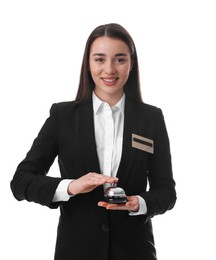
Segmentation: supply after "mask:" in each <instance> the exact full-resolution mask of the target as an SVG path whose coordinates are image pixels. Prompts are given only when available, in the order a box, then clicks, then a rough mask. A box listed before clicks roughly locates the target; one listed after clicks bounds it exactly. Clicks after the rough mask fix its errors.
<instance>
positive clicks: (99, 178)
mask: <svg viewBox="0 0 216 260" xmlns="http://www.w3.org/2000/svg"><path fill="white" fill-rule="evenodd" d="M117 182H118V178H114V177H109V176H106V175H102V174H98V173H95V172H90V173H87V174H86V175H84V176H82V177H80V178H79V179H77V180H73V181H72V182H70V184H69V185H68V194H71V195H77V194H80V193H87V192H90V191H92V190H94V189H95V188H97V187H98V186H100V185H103V184H105V183H117Z"/></svg>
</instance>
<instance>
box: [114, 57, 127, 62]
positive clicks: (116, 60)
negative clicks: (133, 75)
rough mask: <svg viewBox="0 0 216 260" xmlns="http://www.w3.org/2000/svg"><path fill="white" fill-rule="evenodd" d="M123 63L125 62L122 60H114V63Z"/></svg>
mask: <svg viewBox="0 0 216 260" xmlns="http://www.w3.org/2000/svg"><path fill="white" fill-rule="evenodd" d="M123 62H125V59H124V58H117V59H115V63H123Z"/></svg>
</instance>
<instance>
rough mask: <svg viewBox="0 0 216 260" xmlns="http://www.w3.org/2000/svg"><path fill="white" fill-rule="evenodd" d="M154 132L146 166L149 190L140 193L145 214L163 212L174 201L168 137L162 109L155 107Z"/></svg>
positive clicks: (153, 214)
mask: <svg viewBox="0 0 216 260" xmlns="http://www.w3.org/2000/svg"><path fill="white" fill-rule="evenodd" d="M157 112H158V113H156V121H155V133H154V154H153V155H152V156H150V159H149V167H148V180H149V191H148V192H146V193H143V194H141V196H142V197H143V198H144V200H145V202H146V205H147V216H148V217H153V216H155V215H158V214H163V213H164V212H166V211H167V210H170V209H172V208H173V207H174V205H175V202H176V191H175V181H174V179H173V173H172V162H171V154H170V144H169V138H168V134H167V130H166V125H165V122H164V117H163V114H162V111H161V110H160V109H157Z"/></svg>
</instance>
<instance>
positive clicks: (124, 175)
mask: <svg viewBox="0 0 216 260" xmlns="http://www.w3.org/2000/svg"><path fill="white" fill-rule="evenodd" d="M136 110H137V109H136V102H134V101H132V100H130V99H129V98H127V97H126V100H125V115H124V132H123V147H122V157H121V161H120V164H119V169H118V172H117V177H118V178H119V184H118V185H119V186H120V187H125V186H126V184H127V182H128V180H129V175H130V172H131V171H130V169H131V167H132V164H133V163H134V158H135V149H132V146H131V144H132V133H136V132H137V128H138V120H137V117H136V115H137V111H136Z"/></svg>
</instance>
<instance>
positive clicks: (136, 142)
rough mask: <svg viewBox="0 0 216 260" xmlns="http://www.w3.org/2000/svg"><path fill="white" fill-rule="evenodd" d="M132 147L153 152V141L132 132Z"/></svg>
mask: <svg viewBox="0 0 216 260" xmlns="http://www.w3.org/2000/svg"><path fill="white" fill-rule="evenodd" d="M132 147H134V148H137V149H139V150H142V151H145V152H147V153H152V154H153V153H154V141H153V140H151V139H149V138H146V137H143V136H141V135H136V134H132Z"/></svg>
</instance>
